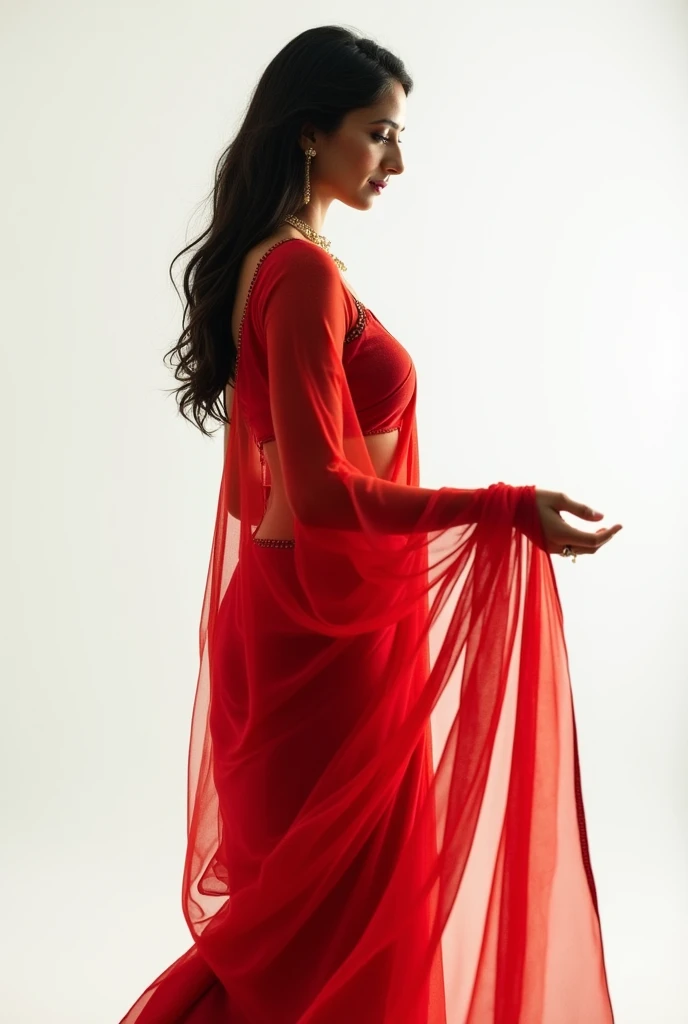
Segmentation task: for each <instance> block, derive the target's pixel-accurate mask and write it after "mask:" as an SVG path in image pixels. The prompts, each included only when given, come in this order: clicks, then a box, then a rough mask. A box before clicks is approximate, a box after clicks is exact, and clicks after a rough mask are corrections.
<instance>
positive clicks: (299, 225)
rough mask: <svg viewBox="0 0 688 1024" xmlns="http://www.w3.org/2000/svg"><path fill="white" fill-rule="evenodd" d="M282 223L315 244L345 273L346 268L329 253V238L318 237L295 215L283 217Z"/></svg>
mask: <svg viewBox="0 0 688 1024" xmlns="http://www.w3.org/2000/svg"><path fill="white" fill-rule="evenodd" d="M284 223H285V224H291V226H292V227H293V228H296V230H297V231H300V232H301V234H303V235H305V236H306V238H308V239H310V241H311V242H315V244H316V245H319V246H320V248H321V249H324V250H325V252H326V253H327V254H328V256H332V259H333V260H334V261H335V263H336V264H337V266H338V267H339V269H340V270H341V271H343V272H344V273H346V267H345V266H344V264H343V263H342V261H341V260H340V259H338V258H337V257H336V256H335V255H333V253H331V252H330V244H331V243H330V240H329V238H325V236H324V235H319V234H318V232H317V231H314V230H313V228H312V227H311V226H310V224H306V222H305V220H301V218H300V217H297V216H296V215H295V214H290V215H289V216H288V217H285V219H284Z"/></svg>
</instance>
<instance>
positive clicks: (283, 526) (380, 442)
mask: <svg viewBox="0 0 688 1024" xmlns="http://www.w3.org/2000/svg"><path fill="white" fill-rule="evenodd" d="M364 440H365V444H366V448H367V449H368V453H369V455H370V461H371V462H372V464H373V466H374V467H375V472H376V473H377V475H378V477H381V478H383V479H386V478H387V474H388V473H389V471H390V469H391V468H392V462H393V460H394V455H395V453H396V449H397V444H398V442H399V431H398V430H393V431H390V432H389V433H385V434H369V435H368V436H366V437H365V438H364ZM263 454H264V455H265V461H266V462H267V464H268V466H269V468H270V482H271V483H270V494H269V496H268V500H267V504H266V507H265V515H264V516H263V518H262V519H261V521H260V525H259V527H258V529H257V530H256V532H255V533H254V535H253V536H254V537H255V538H256V539H263V538H265V539H268V538H269V539H274V540H277V539H279V540H287V539H289V540H293V538H294V515H293V513H292V511H291V508H290V507H289V502H288V500H287V496H286V493H285V490H284V482H283V480H282V470H281V467H280V460H279V455H278V453H277V442H276V441H267V442H265V444H264V445H263Z"/></svg>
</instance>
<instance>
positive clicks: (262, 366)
mask: <svg viewBox="0 0 688 1024" xmlns="http://www.w3.org/2000/svg"><path fill="white" fill-rule="evenodd" d="M285 242H292V243H294V242H295V243H297V245H298V246H308V247H310V248H312V245H313V243H312V242H309V241H307V240H306V239H301V238H287V239H283V240H282V241H281V242H277V244H276V245H274V246H273V247H272V248H270V249H268V250H267V252H266V253H264V255H263V256H262V258H261V260H260V262H259V263H258V265H257V267H256V270H255V273H254V275H253V279H252V281H251V285H250V287H249V290H248V296H247V299H246V306H245V308H244V314H243V318H242V322H241V326H240V328H239V338H238V341H239V346H240V355H241V361H242V375H243V378H244V379H243V411H244V414H245V416H246V420H247V423H248V424H249V425H250V427H251V430H252V432H253V435H254V437H255V440H256V443H257V444H258V445H261V446H262V445H263V444H265V442H266V441H273V440H275V430H274V427H273V423H272V413H271V409H270V389H269V367H268V357H267V347H266V341H265V331H264V329H263V327H262V325H261V323H260V321H259V314H258V313H256V310H260V309H262V308H263V307H264V305H265V302H266V300H267V299H268V296H269V294H270V292H271V290H272V289H273V288H275V286H276V284H277V282H278V280H279V276H280V272H281V271H282V270H283V269H284V267H285V264H287V263H289V262H290V261H291V257H292V256H293V254H294V246H293V245H291V246H290V245H285ZM304 272H307V264H306V265H304ZM292 273H293V266H292ZM254 293H255V302H252V301H251V297H252V295H253V294H254ZM342 295H343V298H344V301H345V302H346V304H347V307H348V316H349V321H348V322H349V324H350V326H349V329H348V331H347V333H346V335H345V337H344V342H343V351H342V363H343V366H344V372H345V375H346V379H347V383H348V385H349V389H350V391H351V395H352V398H353V402H354V406H355V408H356V415H357V417H358V422H359V424H360V429H361V432H362V433H363V434H378V433H385V432H387V431H390V430H396V429H398V428H400V426H401V422H402V419H403V416H404V413H405V412H406V410H407V408H408V405H409V403H410V402H411V401H412V399H413V397H414V395H415V390H416V371H415V366H414V364H413V360H412V359H411V356H410V355H409V353H408V352H407V351H406V349H405V348H404V346H403V345H402V344H401V343H400V342H399V341H398V340H397V339H396V338H395V337H394V336H393V335H392V334H390V332H389V331H388V330H387V329H386V328H385V327H384V326H383V325H382V324H381V323H380V321H379V320H378V318H377V317H376V316H375V314H374V313H373V312H372V310H370V309H368V308H367V307H366V306H364V305H363V303H362V302H360V300H359V299H357V298H356V297H355V296H354V295H353V294H352V293H351V291H350V290H349V289H348V288H347V287H346V285H345V284H344V282H343V281H342Z"/></svg>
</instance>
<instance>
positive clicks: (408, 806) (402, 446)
mask: <svg viewBox="0 0 688 1024" xmlns="http://www.w3.org/2000/svg"><path fill="white" fill-rule="evenodd" d="M411 88H412V83H411V80H410V78H409V76H408V74H407V73H406V71H405V69H404V67H403V65H402V63H401V61H399V60H398V59H397V58H396V57H394V56H393V55H392V54H390V53H389V52H388V51H387V50H384V49H382V48H381V47H379V46H377V45H376V44H375V43H373V42H371V41H370V40H367V39H359V38H357V37H355V36H354V35H353V34H352V33H350V32H349V31H347V30H345V29H343V28H339V27H336V26H326V27H322V28H316V29H312V30H310V31H307V32H303V33H301V34H300V35H299V36H297V37H296V38H295V39H294V40H292V42H290V43H289V44H288V45H287V46H286V47H285V48H284V49H283V50H282V51H281V52H280V53H279V54H278V55H277V56H276V57H275V58H274V60H273V61H272V62H271V63H270V64H269V66H268V67H267V68H266V70H265V73H264V74H263V76H262V78H261V80H260V82H259V84H258V87H257V89H256V91H255V94H254V96H253V98H252V100H251V103H250V106H249V109H248V112H247V114H246V118H245V121H244V123H243V125H242V127H241V129H240V131H239V132H238V134H237V137H236V139H235V140H234V142H233V143H232V145H231V146H230V147H229V149H228V150H227V152H226V153H225V154H224V155H223V157H222V160H221V165H220V167H219V169H218V174H217V178H216V184H215V192H214V218H213V222H212V224H211V226H210V228H209V230H208V232H207V234H208V238H207V239H206V241H205V242H204V244H203V245H202V246H201V248H200V249H199V250H198V252H197V253H196V254H195V255H194V257H193V258H192V260H191V261H190V265H189V268H188V269H187V271H186V274H185V279H184V286H185V292H186V296H187V299H188V300H189V306H190V309H191V315H190V320H189V325H188V326H187V328H186V330H185V331H184V333H183V334H182V336H181V338H180V341H179V343H178V345H177V346H176V348H175V349H174V350H172V351H176V352H177V353H178V356H179V363H178V367H177V370H176V377H177V379H178V380H181V381H183V386H182V387H180V388H179V389H178V390H179V391H180V392H181V400H180V407H181V409H182V411H184V409H185V408H186V407H188V406H191V407H192V410H193V414H194V419H195V421H196V422H197V423H198V425H199V427H200V429H201V430H203V432H204V433H207V431H205V429H204V425H203V420H204V418H205V416H207V415H211V416H212V415H215V418H217V419H219V420H221V421H223V422H225V424H226V426H225V457H224V468H223V474H222V481H221V485H220V495H219V502H218V511H217V520H216V526H215V534H214V538H213V546H212V552H211V558H210V567H209V572H208V578H207V585H206V592H205V599H204V603H203V611H202V617H201V628H200V658H201V664H200V673H199V680H198V689H197V694H196V701H195V705H194V713H193V721H192V734H191V745H190V753H189V793H188V796H189V802H188V849H187V855H186V861H185V869H184V879H183V907H184V913H185V917H186V920H187V924H188V926H189V929H190V931H191V934H192V937H193V940H194V942H193V945H192V947H191V948H190V949H189V950H188V951H187V952H186V953H185V954H184V955H183V956H181V957H180V958H179V959H178V960H177V961H176V962H175V963H174V964H172V965H171V966H170V967H169V968H168V969H167V970H166V971H165V972H164V973H163V974H162V975H161V976H160V977H159V978H157V979H156V980H155V981H154V982H153V983H152V984H151V985H150V986H149V987H148V988H147V989H146V991H145V992H144V993H143V995H142V996H141V997H140V998H139V999H138V1000H137V1002H136V1003H135V1005H134V1006H133V1007H132V1008H131V1010H129V1012H128V1013H127V1014H126V1015H125V1017H124V1018H123V1019H122V1024H134V1022H137V1024H181V1022H185V1024H191V1022H193V1024H219V1022H229V1024H344V1022H346V1024H350V1022H351V1021H356V1022H357V1024H459V1022H461V1024H487V1022H493V1021H494V1022H499V1024H567V1022H571V1024H573V1022H574V1021H576V1022H578V1021H582V1020H585V1021H586V1024H603V1022H604V1024H606V1022H609V1021H612V1020H613V1015H612V1009H611V1004H610V999H609V993H608V989H607V983H606V976H605V968H604V957H603V949H602V939H601V933H600V925H599V918H598V913H597V902H596V896H595V886H594V880H593V874H592V869H591V865H590V859H589V855H588V847H587V840H586V832H585V817H584V812H583V803H582V796H581V788H580V775H579V767H578V754H577V746H576V731H575V721H574V715H573V707H572V703H571V692H570V684H569V676H568V668H567V658H566V648H565V642H564V635H563V621H562V614H561V607H560V604H559V600H558V594H557V588H556V583H555V580H554V575H553V572H552V565H551V559H550V557H549V556H550V554H553V553H558V554H564V555H566V554H572V553H573V554H574V558H575V554H578V553H581V554H583V553H590V554H591V553H593V552H595V551H597V550H599V548H600V547H601V546H602V545H603V544H605V543H606V542H607V541H608V540H609V539H610V538H611V537H612V536H613V535H614V534H615V533H616V532H617V531H618V530H619V529H621V527H620V525H617V526H615V527H612V528H611V529H599V530H598V531H597V532H596V533H590V532H587V531H584V530H578V529H576V528H574V527H572V526H570V525H568V524H567V523H565V522H564V520H563V519H562V518H561V516H560V515H559V512H560V511H562V510H565V511H567V512H572V513H574V514H575V515H577V516H579V517H580V518H581V519H585V520H589V521H591V522H595V521H598V520H599V519H600V517H601V513H597V512H593V511H592V510H591V509H589V508H587V507H586V506H584V505H582V504H580V503H578V502H575V501H572V500H570V499H569V498H567V497H566V496H564V495H561V494H557V493H555V492H552V491H543V490H536V489H535V488H534V487H533V486H524V487H511V486H507V485H506V484H503V483H498V484H494V485H492V486H491V487H489V488H483V489H476V490H466V489H457V488H453V487H445V488H440V489H439V490H431V489H426V488H422V487H420V486H419V465H418V447H417V434H416V419H415V402H416V375H415V368H414V366H413V363H412V360H411V358H410V356H409V354H408V352H407V351H406V350H405V349H404V347H403V346H402V345H401V343H400V342H399V341H398V340H397V339H395V338H394V337H393V336H392V335H391V334H390V333H389V332H388V331H387V330H386V329H385V328H384V327H383V325H382V324H381V323H380V321H379V320H378V319H377V317H376V316H375V314H374V313H373V312H372V311H371V310H370V309H369V308H367V307H366V306H365V305H364V303H363V301H362V300H361V299H360V298H359V297H358V296H357V295H356V294H355V293H354V292H353V290H352V289H351V287H350V285H349V284H348V283H347V281H346V279H345V278H344V277H343V275H342V272H345V271H346V268H345V267H344V265H343V264H342V263H341V261H340V260H338V259H337V257H334V256H333V255H332V254H331V253H330V251H329V248H330V244H329V241H328V240H327V239H326V238H325V237H324V236H323V234H322V229H323V227H324V219H325V214H326V211H327V209H328V208H329V205H330V203H331V202H332V200H334V199H338V200H339V201H340V202H343V203H345V204H346V205H347V206H350V207H353V208H354V209H357V210H367V209H369V208H370V206H371V205H372V203H373V202H374V201H375V197H376V194H377V193H378V191H379V189H377V188H374V187H373V185H372V184H371V182H374V181H380V182H386V181H387V180H393V179H394V176H396V175H398V174H400V173H401V172H402V171H403V169H404V164H403V160H402V155H401V149H400V144H401V134H402V132H403V131H404V127H405V115H406V106H405V103H406V97H407V96H408V94H409V92H410V90H411ZM184 251H185V250H184ZM192 269H193V270H194V271H195V274H194V277H193V283H192V282H191V270H192ZM168 354H169V353H168ZM222 397H224V401H225V409H224V410H222V408H221V406H220V407H219V408H216V407H217V403H218V402H219V401H220V399H221V398H222Z"/></svg>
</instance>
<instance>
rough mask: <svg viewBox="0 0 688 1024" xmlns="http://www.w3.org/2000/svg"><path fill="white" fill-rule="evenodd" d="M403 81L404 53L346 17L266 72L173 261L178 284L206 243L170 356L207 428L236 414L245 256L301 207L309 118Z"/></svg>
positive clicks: (299, 39)
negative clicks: (237, 308) (195, 227)
mask: <svg viewBox="0 0 688 1024" xmlns="http://www.w3.org/2000/svg"><path fill="white" fill-rule="evenodd" d="M395 81H397V82H399V83H400V84H401V86H402V87H403V89H404V91H405V93H406V95H407V96H408V94H409V93H410V91H411V89H412V88H413V82H412V80H411V78H410V76H409V75H408V73H407V72H406V69H405V67H404V65H403V63H402V61H401V60H399V58H398V57H395V56H394V54H392V53H390V52H389V50H385V49H384V48H383V47H382V46H379V45H378V44H377V43H376V42H374V40H372V39H367V38H364V37H359V36H357V35H356V34H355V33H354V32H352V31H350V30H349V29H347V28H344V27H342V26H339V25H323V26H320V27H317V28H311V29H307V30H306V31H305V32H301V33H300V34H299V35H298V36H296V37H295V38H294V39H292V40H291V42H289V43H287V45H286V46H285V47H284V48H283V49H282V50H280V52H279V53H278V54H277V55H276V56H275V57H274V58H273V59H272V60H271V61H270V63H269V64H268V66H267V67H266V69H265V71H264V72H263V74H262V76H261V78H260V80H259V82H258V84H257V86H256V88H255V90H254V92H253V95H252V97H251V99H250V102H249V105H248V109H247V112H246V116H245V118H244V121H243V123H242V125H241V127H240V128H239V130H238V132H237V133H236V135H235V137H234V139H233V140H232V142H230V144H229V146H228V147H227V149H226V150H225V151H224V153H222V155H221V156H220V159H219V161H218V163H217V167H216V170H215V184H214V187H213V190H212V197H213V214H212V219H211V222H210V225H209V227H208V228H207V229H206V230H205V231H204V232H203V234H202V235H200V237H199V238H197V239H195V240H194V241H193V242H191V243H190V244H189V245H187V246H186V247H185V248H184V249H182V251H181V252H180V253H178V254H177V255H176V256H175V258H174V259H173V260H172V263H171V265H170V277H171V278H172V283H173V284H174V278H173V277H172V268H173V267H174V264H175V263H176V261H177V260H178V259H179V258H180V256H182V255H183V254H184V253H185V252H188V251H189V249H192V248H193V247H194V246H199V247H198V248H197V249H196V252H195V253H194V254H193V256H191V257H190V259H189V262H188V264H187V266H186V269H185V272H184V294H185V296H186V306H185V309H184V316H183V320H182V322H183V324H185V326H184V330H183V331H182V334H181V335H180V337H179V340H178V342H177V343H176V345H174V347H173V348H171V349H169V351H167V352H166V353H165V356H164V360H163V361H164V362H165V363H167V361H168V359H169V362H170V366H174V365H175V362H174V357H175V354H176V357H177V358H176V368H175V371H174V376H175V378H176V380H178V381H181V382H182V383H181V384H180V386H179V387H178V388H171V389H169V390H170V391H173V392H174V393H175V394H176V395H177V396H178V398H177V403H178V405H179V411H180V412H181V414H182V416H184V417H185V418H186V419H188V420H189V422H191V421H192V417H193V421H194V422H195V423H196V425H197V426H198V427H199V429H200V430H201V432H202V433H203V434H205V435H206V436H208V437H210V436H211V435H210V433H209V432H208V430H206V428H205V421H206V419H207V417H208V416H209V417H210V418H211V419H215V420H218V421H219V422H220V423H227V422H228V418H227V410H226V406H225V394H224V389H225V386H226V385H227V384H228V383H229V384H232V385H233V384H234V383H235V381H236V357H237V352H236V345H235V344H234V340H233V338H232V333H231V329H230V323H231V314H232V308H233V305H234V298H235V294H236V289H237V284H238V279H239V272H240V269H241V264H242V260H243V257H244V255H245V254H246V252H247V251H248V250H249V249H251V248H252V247H253V246H254V245H257V244H258V242H259V241H261V239H263V238H267V237H268V236H269V235H271V234H272V233H273V232H275V231H276V230H277V229H278V228H279V227H280V226H281V225H282V223H283V222H284V219H285V217H288V216H289V215H290V214H295V213H297V212H298V211H299V210H300V209H302V207H303V185H304V156H303V151H302V150H301V147H300V146H299V138H300V135H301V132H302V130H303V126H304V123H305V122H307V121H308V122H311V123H312V124H313V125H315V127H316V128H317V129H318V130H319V131H321V132H323V133H325V134H326V135H327V134H333V133H334V132H336V131H337V130H338V128H339V127H340V126H341V124H342V121H343V120H344V117H345V116H346V115H347V114H348V113H349V112H350V111H352V110H356V109H359V108H361V107H369V106H372V105H374V104H376V103H378V102H380V100H382V99H383V98H384V97H385V96H386V95H387V94H388V92H389V91H390V89H391V88H392V86H393V83H394V82H395ZM208 198H209V197H206V200H205V202H207V199H208ZM199 243H202V244H200V245H199ZM175 289H176V285H175ZM177 294H179V290H178V289H177ZM180 299H181V296H180ZM187 314H188V322H187ZM189 407H190V408H191V415H188V413H187V410H188V409H189Z"/></svg>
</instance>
